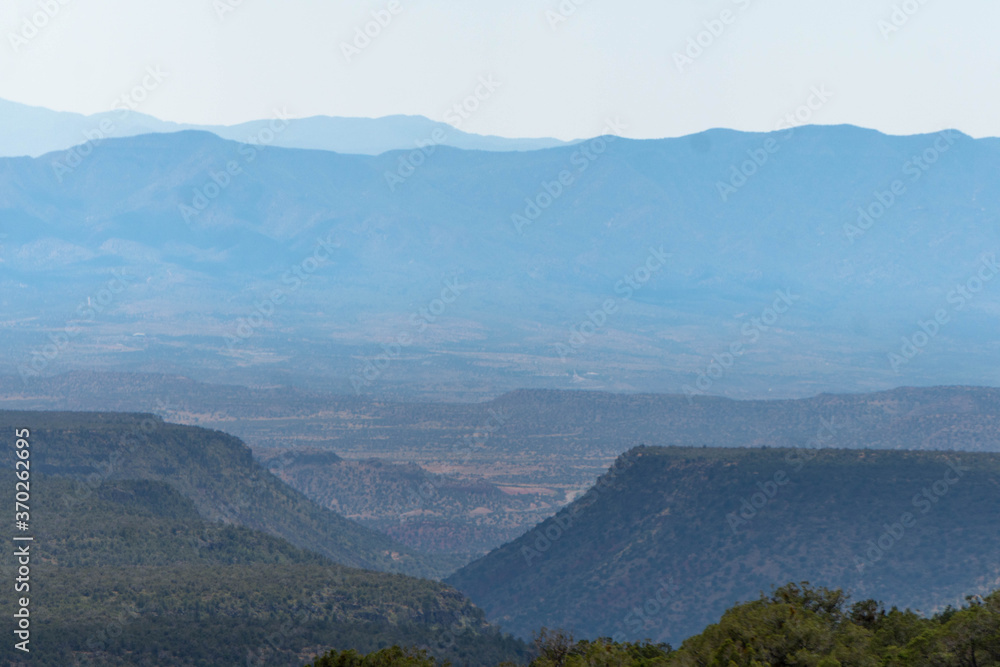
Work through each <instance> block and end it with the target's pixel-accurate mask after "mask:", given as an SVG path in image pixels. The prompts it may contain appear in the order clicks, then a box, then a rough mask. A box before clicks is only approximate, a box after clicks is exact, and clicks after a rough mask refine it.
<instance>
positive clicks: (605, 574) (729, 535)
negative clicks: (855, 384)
mask: <svg viewBox="0 0 1000 667" xmlns="http://www.w3.org/2000/svg"><path fill="white" fill-rule="evenodd" d="M997 516H1000V456H998V455H995V454H981V453H956V452H949V453H943V452H906V451H900V452H897V451H871V450H837V449H821V450H806V449H722V448H718V449H717V448H679V447H676V448H675V447H667V448H648V447H640V448H636V449H634V450H632V451H630V452H629V453H627V454H625V455H623V456H622V457H620V458H619V459H618V461H617V462H616V464H615V465H614V466H613V467H612V469H611V470H610V471H609V472H608V473H607V474H606V475H604V476H603V477H602V478H601V479H600V480H599V481H598V483H597V485H596V486H595V487H594V488H593V489H592V490H591V491H590V492H588V494H586V495H585V496H583V497H581V498H579V499H577V500H576V501H574V502H573V503H571V504H570V505H569V506H567V507H566V508H564V509H563V510H562V511H561V512H560V513H559V514H557V515H556V516H555V517H553V518H550V519H548V520H546V521H545V522H543V523H541V524H539V525H538V526H537V527H536V528H535V529H533V530H531V531H529V532H527V533H526V534H525V535H523V536H521V537H520V538H518V539H517V540H515V541H513V542H511V543H509V544H507V545H505V546H503V547H501V548H499V549H497V550H495V551H493V552H492V553H490V554H488V555H487V556H485V557H483V558H481V559H479V560H477V561H475V562H473V563H471V564H469V565H468V566H466V567H465V568H463V569H461V570H459V571H458V572H457V573H456V574H454V575H452V576H451V577H450V578H448V579H447V580H446V581H447V582H448V583H451V584H452V585H454V586H455V587H457V588H458V589H459V590H461V591H463V592H465V593H466V594H467V595H468V596H469V597H470V598H471V599H472V600H473V602H475V603H476V604H477V605H479V606H480V607H482V608H483V609H485V610H486V612H487V616H488V618H490V619H491V620H494V621H497V622H498V623H500V624H501V625H502V626H503V627H504V628H505V629H507V630H510V631H513V632H515V633H518V634H520V635H522V636H525V637H527V636H530V634H531V632H532V631H534V630H535V629H537V628H538V627H541V626H543V625H547V626H548V627H563V628H566V629H568V630H571V631H573V632H576V633H577V635H578V636H583V637H591V638H596V637H600V636H614V637H617V638H619V639H628V640H637V639H643V638H646V637H649V638H653V639H656V640H661V641H670V642H672V643H675V644H676V643H678V640H680V639H683V638H685V637H688V636H690V635H691V634H693V633H695V632H698V631H699V630H701V629H702V628H704V627H705V626H706V625H708V624H709V623H712V622H715V621H717V620H718V618H719V617H720V615H721V614H722V612H723V611H724V610H725V609H726V608H727V607H729V606H730V605H732V604H734V603H736V602H738V601H741V600H748V599H753V598H755V597H757V595H758V594H759V592H760V591H766V590H770V589H771V588H772V587H774V586H776V585H780V584H781V583H783V582H786V581H801V580H810V581H812V582H814V583H816V584H817V585H821V586H828V587H841V588H844V589H846V590H849V591H850V592H851V593H852V594H853V595H854V596H855V597H865V598H868V597H870V598H877V599H883V600H885V601H886V602H888V603H890V604H895V605H899V606H909V607H913V608H917V609H921V610H923V611H927V612H930V611H934V610H936V609H940V608H943V607H944V606H946V605H947V604H953V605H955V604H958V603H960V602H961V601H962V599H963V596H964V595H966V594H968V593H986V592H988V591H990V590H993V589H995V588H997V587H998V586H1000V561H998V559H997V556H996V555H997V554H998V553H1000V531H997V530H996V517H997Z"/></svg>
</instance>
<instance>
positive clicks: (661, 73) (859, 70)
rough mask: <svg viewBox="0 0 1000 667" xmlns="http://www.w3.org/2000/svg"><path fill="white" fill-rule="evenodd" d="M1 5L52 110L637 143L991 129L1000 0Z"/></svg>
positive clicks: (998, 125)
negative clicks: (373, 122) (313, 121)
mask: <svg viewBox="0 0 1000 667" xmlns="http://www.w3.org/2000/svg"><path fill="white" fill-rule="evenodd" d="M0 8H2V11H0V35H2V37H3V43H2V44H0V98H4V99H8V100H12V101H16V102H21V103H25V104H31V105H36V106H44V107H48V108H51V109H56V110H60V111H75V112H80V113H88V114H89V113H96V112H99V111H107V110H109V109H111V108H112V107H113V106H114V104H115V101H116V100H120V99H121V98H122V96H123V95H125V96H131V95H132V92H133V91H135V90H136V88H137V87H143V86H144V85H145V88H144V90H143V91H142V94H141V95H139V94H137V95H135V96H131V97H129V100H130V101H131V103H132V104H134V105H135V108H136V109H137V110H138V111H141V112H143V113H148V114H151V115H153V116H156V117H158V118H161V119H163V120H171V121H176V122H185V123H196V124H227V125H228V124H235V123H239V122H243V121H248V120H254V119H259V118H269V117H273V116H274V115H275V110H277V109H284V110H286V111H287V113H289V114H291V115H292V116H295V117H307V116H314V115H329V116H360V117H380V116H387V115H394V114H414V115H423V116H426V117H428V118H431V119H434V120H448V117H449V116H448V114H449V113H451V114H453V115H452V116H451V118H452V119H454V118H455V115H454V114H459V117H461V119H462V124H461V129H462V130H465V131H469V132H476V133H479V134H495V135H500V136H507V137H543V136H545V137H556V138H560V139H572V138H579V137H587V136H594V135H597V134H601V133H603V132H604V129H605V128H606V125H607V122H608V120H609V119H616V122H618V123H619V125H618V127H619V131H620V133H621V134H622V135H624V136H629V137H633V138H656V137H673V136H682V135H686V134H691V133H695V132H700V131H702V130H705V129H709V128H713V127H727V128H733V129H739V130H749V131H766V130H772V129H775V127H776V126H777V125H778V124H779V123H780V122H781V121H782V120H783V119H784V118H786V117H787V116H788V114H798V118H797V120H796V122H797V123H802V122H808V123H816V124H840V123H851V124H854V125H859V126H863V127H869V128H874V129H878V130H881V131H883V132H886V133H889V134H914V133H920V132H932V131H937V130H940V129H944V128H956V129H959V130H961V131H963V132H965V133H967V134H969V135H971V136H974V137H982V136H1000V113H997V112H998V109H1000V86H998V85H997V79H998V75H1000V39H997V38H996V36H995V32H996V26H997V25H1000V3H997V2H992V1H990V0H948V2H945V1H944V0H923V1H921V0H905V1H899V0H837V1H836V2H830V1H827V2H815V1H813V0H709V1H705V0H702V1H698V2H696V1H694V0H615V1H614V2H611V1H610V0H561V1H560V0H537V1H536V0H503V2H500V1H498V0H494V1H487V0H462V1H461V2H459V1H458V0H453V1H452V2H442V1H439V2H432V1H431V0H377V1H373V2H354V3H348V2H335V1H331V0H282V1H281V2H277V1H276V0H271V1H266V0H169V1H168V0H159V1H155V2H149V1H146V2H137V1H136V0H88V1H87V2H84V1H83V0H4V1H3V2H2V3H0ZM366 32H367V34H366ZM151 71H152V72H157V73H158V76H157V77H155V79H154V78H150V76H149V72H151ZM140 96H141V97H142V100H141V102H140V101H137V100H136V98H137V97H140ZM455 105H460V106H459V109H460V111H456V110H455ZM0 121H2V119H0Z"/></svg>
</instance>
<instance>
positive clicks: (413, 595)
mask: <svg viewBox="0 0 1000 667" xmlns="http://www.w3.org/2000/svg"><path fill="white" fill-rule="evenodd" d="M32 484H33V486H32V489H33V498H34V500H33V505H34V508H33V516H32V520H33V525H34V526H35V527H36V528H35V530H34V531H33V532H34V536H35V539H36V541H35V543H34V544H33V545H32V548H33V550H34V551H33V560H32V572H31V581H32V583H31V586H32V588H31V590H30V592H29V594H30V597H31V601H32V622H33V626H32V632H33V634H32V644H31V648H32V654H31V656H30V659H29V660H28V661H26V662H24V664H32V665H53V666H54V665H59V666H62V665H67V664H101V665H212V666H215V665H244V664H251V665H295V664H301V663H302V662H303V661H305V660H307V659H309V657H310V656H312V655H315V654H316V653H321V652H323V651H325V650H328V649H331V648H336V649H341V650H343V649H355V650H360V651H371V650H376V649H378V648H380V647H383V646H386V645H389V644H393V643H401V644H406V645H409V644H417V645H422V646H426V647H428V648H429V649H430V650H431V651H432V652H433V653H434V654H435V655H437V656H438V657H441V658H445V659H450V660H452V661H456V662H465V661H469V662H470V664H487V663H492V662H495V661H497V660H504V659H516V658H518V657H519V656H522V655H523V654H524V650H523V646H522V645H521V644H520V643H519V642H516V641H513V640H511V639H509V638H504V637H502V636H500V635H499V634H498V633H497V632H496V630H495V629H494V628H492V627H490V626H489V625H488V624H487V623H486V621H485V619H484V617H483V614H482V612H481V611H480V610H478V609H476V608H474V607H473V606H472V605H471V604H470V603H469V601H468V600H467V599H465V598H464V597H462V596H461V595H460V594H459V593H458V592H456V591H454V590H453V589H450V588H448V587H446V586H444V585H442V584H439V583H436V582H431V581H426V580H420V579H414V578H411V577H407V576H403V575H398V574H387V573H380V572H372V571H365V570H359V569H354V568H348V567H344V566H341V565H337V564H334V563H331V562H330V561H329V560H327V559H325V558H323V557H322V556H319V555H316V554H313V553H310V552H308V551H304V550H302V549H299V548H297V547H294V546H292V545H291V544H289V543H288V542H287V541H285V540H282V539H280V538H276V537H272V536H270V535H267V534H264V533H261V532H259V531H256V530H252V529H249V528H246V527H243V526H236V525H226V524H222V523H218V522H208V521H206V520H204V519H202V518H201V517H200V516H199V515H198V512H197V511H196V508H195V505H194V503H192V502H191V501H190V500H188V499H187V498H185V497H184V496H182V495H181V494H180V493H178V492H177V491H176V490H174V489H173V488H172V487H170V486H169V485H167V484H166V483H163V482H151V481H141V480H109V481H106V482H104V483H102V484H100V485H99V486H96V487H95V488H93V489H92V490H91V493H90V494H88V495H87V496H86V497H84V498H80V499H79V500H78V502H75V503H73V504H72V505H69V504H67V503H66V500H65V499H66V498H67V497H68V495H69V494H73V493H74V492H75V491H76V488H75V482H74V481H72V480H69V479H64V478H54V477H48V476H42V475H40V474H38V473H36V475H35V478H34V479H33V480H32ZM2 563H3V568H2V569H3V575H4V580H12V579H13V576H14V574H13V566H14V562H13V559H12V558H11V556H10V553H8V550H5V552H4V557H3V559H2ZM0 604H2V605H3V608H4V609H13V599H12V593H11V592H10V591H9V590H8V587H6V586H5V587H4V589H3V594H2V595H0ZM2 653H3V655H5V656H7V657H8V658H9V659H10V660H11V661H14V662H15V663H16V664H21V663H20V662H17V661H18V660H21V659H22V658H23V656H20V655H18V654H15V653H14V652H13V650H12V648H11V646H10V643H9V642H5V644H4V647H3V649H2ZM476 660H484V661H485V662H484V663H478V662H476ZM3 664H7V663H6V662H3Z"/></svg>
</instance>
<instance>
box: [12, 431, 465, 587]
mask: <svg viewBox="0 0 1000 667" xmlns="http://www.w3.org/2000/svg"><path fill="white" fill-rule="evenodd" d="M15 428H28V429H31V431H32V452H33V453H32V461H33V465H34V466H35V468H36V469H37V470H39V471H41V472H44V473H47V474H51V475H60V476H68V477H72V478H74V479H76V480H78V484H77V485H76V487H75V488H74V489H73V490H71V491H69V492H67V494H66V500H65V502H66V503H67V506H72V505H73V504H74V503H75V502H76V501H77V500H79V499H81V498H86V497H87V496H88V494H89V493H90V489H91V487H92V486H93V485H100V484H102V483H103V482H105V481H107V480H112V479H148V480H156V481H163V482H166V483H168V484H169V485H170V486H172V487H173V488H175V489H177V490H178V491H179V492H180V493H181V494H182V495H183V496H185V497H187V498H189V499H190V500H191V501H192V502H193V503H194V507H195V508H196V509H197V511H198V513H199V514H200V515H201V516H202V517H203V518H206V519H209V520H212V521H222V522H226V523H234V524H239V525H243V526H246V527H248V528H253V529H256V530H260V531H263V532H265V533H269V534H271V535H275V536H277V537H281V538H284V539H286V540H288V541H289V542H291V543H292V544H294V545H296V546H298V547H301V548H304V549H308V550H310V551H314V552H316V553H319V554H322V555H324V556H326V557H328V558H330V559H331V560H333V561H334V562H337V563H341V564H343V565H349V566H352V567H363V568H369V569H373V570H383V571H389V572H400V573H405V574H412V575H417V576H427V577H439V576H441V575H443V574H444V573H445V572H446V571H447V566H446V565H442V564H440V563H439V562H437V561H436V560H435V559H433V558H432V557H429V556H425V555H423V554H419V553H416V552H414V551H412V550H410V549H408V548H407V547H405V546H403V545H402V544H400V543H399V542H396V541H395V540H392V539H391V538H388V537H386V536H385V535H383V534H381V533H378V532H376V531H374V530H370V529H368V528H364V527H362V526H359V525H358V524H356V523H354V522H351V521H348V520H346V519H344V518H343V517H341V516H339V515H338V514H336V513H334V512H331V511H329V510H327V509H324V508H321V507H319V506H318V505H316V504H315V503H314V502H312V501H311V500H309V499H308V498H306V497H305V496H304V495H302V494H301V493H299V492H298V491H295V490H293V489H292V488H291V487H289V486H287V485H286V484H284V483H283V482H282V481H281V480H279V479H278V478H276V477H275V476H274V475H272V474H271V473H270V472H268V471H267V470H265V469H264V468H263V467H261V466H260V465H259V464H258V463H256V462H255V461H254V460H253V457H252V455H251V453H250V450H249V448H247V447H246V445H244V444H243V443H242V442H240V441H239V440H238V439H237V438H234V437H232V436H230V435H227V434H225V433H222V432H219V431H209V430H206V429H201V428H196V427H190V426H180V425H177V424H170V423H165V422H163V421H162V420H161V419H159V418H158V417H155V416H152V415H136V414H117V413H106V414H102V413H44V412H2V411H0V433H10V434H11V438H13V432H14V429H15ZM2 456H3V459H2V460H4V461H8V462H9V460H11V457H12V456H13V448H12V447H4V448H3V449H2Z"/></svg>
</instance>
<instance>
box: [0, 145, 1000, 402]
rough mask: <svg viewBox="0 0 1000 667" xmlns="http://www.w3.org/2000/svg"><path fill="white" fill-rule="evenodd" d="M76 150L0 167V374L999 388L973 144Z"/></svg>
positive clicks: (750, 392)
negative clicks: (0, 315)
mask: <svg viewBox="0 0 1000 667" xmlns="http://www.w3.org/2000/svg"><path fill="white" fill-rule="evenodd" d="M91 148H92V150H90V151H89V152H88V153H87V155H82V154H78V155H77V156H76V158H73V160H72V162H70V161H69V159H70V158H69V157H68V156H67V154H66V153H55V154H49V155H46V156H45V157H42V158H37V159H30V158H6V159H0V227H2V229H0V233H2V234H5V235H6V238H4V239H2V240H0V243H2V248H0V262H2V264H0V267H2V273H0V306H2V309H3V312H4V320H3V322H2V323H0V325H2V326H3V331H4V340H5V342H6V344H5V347H4V351H3V353H2V355H0V372H7V373H15V374H19V375H22V376H24V377H25V378H26V379H28V380H30V378H31V377H34V374H36V373H41V374H51V373H55V372H58V371H62V370H69V369H74V368H101V369H113V370H149V369H155V370H158V371H167V372H174V373H178V374H183V375H193V376H195V377H198V378H199V379H204V380H211V381H214V382H226V383H234V384H259V383H268V384H288V385H294V386H304V387H312V388H320V389H324V390H327V391H335V392H343V393H351V392H357V393H359V394H371V395H378V396H380V397H413V396H420V397H423V398H445V399H448V400H456V399H457V400H474V399H476V398H485V397H492V396H496V395H498V394H499V393H501V392H503V391H505V390H508V389H515V388H520V387H529V388H580V389H604V390H610V391H616V392H634V391H646V392H670V393H682V394H683V393H687V394H689V395H691V396H694V397H696V396H701V395H711V394H723V395H729V396H734V397H770V396H806V395H814V394H817V393H820V392H822V391H867V390H872V389H887V388H890V387H893V386H898V385H901V384H907V385H939V384H978V385H995V384H996V374H995V373H994V371H993V370H992V369H993V368H994V367H995V366H996V362H997V361H1000V359H998V358H997V355H998V350H997V347H996V344H995V340H994V336H993V334H992V333H991V332H992V331H994V330H995V324H996V322H997V313H1000V289H998V285H1000V283H998V282H997V281H994V280H993V278H994V276H995V275H996V274H997V272H998V268H997V264H996V262H997V260H998V257H997V254H996V251H997V250H998V249H1000V225H998V224H997V221H998V219H1000V186H998V184H997V182H996V179H994V178H993V175H994V174H995V173H997V172H998V170H1000V140H996V139H979V140H974V139H971V138H969V137H967V136H964V135H961V134H958V133H943V134H940V135H922V136H909V137H892V136H886V135H882V134H879V133H877V132H874V131H870V130H863V129H859V128H856V127H849V126H836V127H834V126H828V127H802V128H798V129H795V130H794V133H793V134H792V135H788V134H787V133H774V134H752V133H740V132H732V131H727V130H714V131H710V132H706V133H702V134H699V135H695V136H693V137H685V138H680V139H666V140H657V141H631V140H625V139H613V138H611V137H608V138H603V139H599V140H592V141H588V142H585V143H583V144H580V145H574V146H559V147H555V148H549V149H545V150H535V151H528V152H484V151H466V150H458V149H456V148H452V147H447V146H439V147H437V148H436V149H435V150H434V152H433V153H431V154H425V153H423V152H420V151H418V152H417V153H416V154H414V153H412V151H407V152H399V151H392V152H389V153H383V154H381V155H378V156H362V155H343V154H337V153H331V152H327V151H315V150H313V151H304V150H293V149H286V148H279V147H275V146H273V145H272V146H269V147H266V148H264V147H261V146H259V145H258V146H250V145H245V144H238V143H235V142H232V141H227V140H224V139H221V138H219V137H218V136H215V135H213V134H210V133H206V132H194V131H184V132H176V133H171V134H147V135H143V136H136V137H129V138H123V139H109V140H107V141H104V142H101V143H100V144H99V145H96V146H92V147H91ZM76 153H80V151H77V152H76ZM418 155H419V156H422V157H416V156H418ZM758 161H759V162H760V163H761V164H760V165H757V162H758ZM920 165H922V166H920ZM925 168H926V170H925ZM734 170H735V171H734ZM742 171H746V172H747V173H749V174H750V175H749V176H744V175H742V174H741V172H742ZM751 172H752V173H751ZM122 271H124V273H120V272H122ZM115 272H119V274H118V275H119V276H120V277H115V276H116V273H115Z"/></svg>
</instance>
